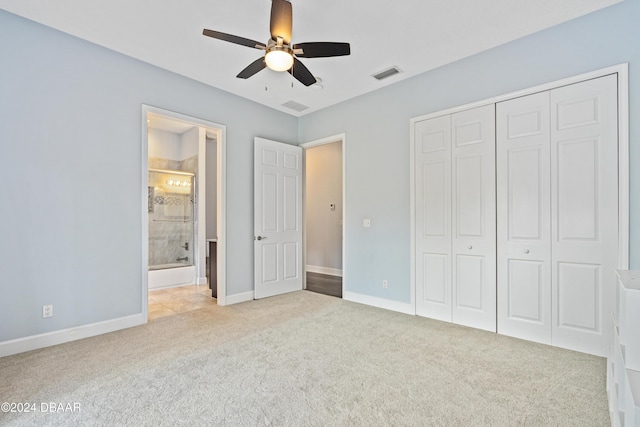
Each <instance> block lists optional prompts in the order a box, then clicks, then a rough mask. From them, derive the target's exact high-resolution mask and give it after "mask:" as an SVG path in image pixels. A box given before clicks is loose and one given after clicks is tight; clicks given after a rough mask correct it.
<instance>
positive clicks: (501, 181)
mask: <svg viewBox="0 0 640 427" xmlns="http://www.w3.org/2000/svg"><path fill="white" fill-rule="evenodd" d="M496 144H497V145H496V162H497V164H496V171H497V176H496V182H497V185H496V188H497V218H498V226H497V245H498V247H497V257H498V262H497V266H498V267H497V284H498V285H497V286H498V307H497V308H498V310H497V317H498V332H499V333H501V334H504V335H511V336H515V337H519V338H524V339H528V340H532V341H537V342H542V343H550V342H551V242H550V237H551V230H550V227H551V217H550V212H551V209H550V202H549V200H550V144H549V93H548V92H543V93H538V94H534V95H530V96H526V97H522V98H516V99H513V100H509V101H505V102H501V103H498V104H496Z"/></svg>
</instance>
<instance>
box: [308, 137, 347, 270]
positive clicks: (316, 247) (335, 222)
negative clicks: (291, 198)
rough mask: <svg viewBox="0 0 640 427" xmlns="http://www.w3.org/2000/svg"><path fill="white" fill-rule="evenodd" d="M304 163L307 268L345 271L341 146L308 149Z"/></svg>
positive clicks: (333, 145)
mask: <svg viewBox="0 0 640 427" xmlns="http://www.w3.org/2000/svg"><path fill="white" fill-rule="evenodd" d="M305 162H306V163H305V166H306V191H305V203H306V206H305V207H306V209H305V221H306V249H307V250H306V257H307V261H306V264H307V265H310V266H315V267H327V268H333V269H337V270H342V142H340V141H338V142H332V143H331V144H325V145H320V146H317V147H313V148H309V149H307V150H306V151H305ZM332 203H333V204H334V205H335V209H333V210H331V209H330V205H331V204H332Z"/></svg>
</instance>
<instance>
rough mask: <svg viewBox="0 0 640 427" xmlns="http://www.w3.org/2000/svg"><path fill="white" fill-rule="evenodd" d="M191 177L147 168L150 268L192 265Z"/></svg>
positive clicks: (193, 183) (185, 174)
mask: <svg viewBox="0 0 640 427" xmlns="http://www.w3.org/2000/svg"><path fill="white" fill-rule="evenodd" d="M194 178H195V177H194V174H192V173H189V172H181V171H169V170H159V169H149V270H160V269H166V268H176V267H186V266H191V265H194V212H195V209H194V194H195V192H194V190H195V188H194V187H195V180H194Z"/></svg>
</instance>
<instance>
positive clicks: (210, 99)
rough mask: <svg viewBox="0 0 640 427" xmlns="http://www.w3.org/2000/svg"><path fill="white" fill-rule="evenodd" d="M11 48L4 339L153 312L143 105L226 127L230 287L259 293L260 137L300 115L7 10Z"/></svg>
mask: <svg viewBox="0 0 640 427" xmlns="http://www.w3.org/2000/svg"><path fill="white" fill-rule="evenodd" d="M0 58H1V62H2V65H1V66H0V122H1V123H0V141H1V143H2V159H3V162H2V163H3V165H2V168H0V182H3V183H11V184H10V185H1V186H0V342H2V341H6V340H11V339H14V338H20V337H26V336H32V335H35V334H40V333H46V332H51V331H57V330H62V329H65V328H71V327H75V326H79V325H86V324H91V323H94V322H100V321H105V320H109V319H116V318H120V317H123V316H127V315H132V314H136V313H140V311H141V305H142V301H141V298H142V297H141V292H140V291H141V265H142V245H143V244H146V242H142V239H141V236H142V228H141V227H142V221H141V218H142V211H141V209H142V203H141V177H142V171H141V164H142V161H141V155H142V151H141V140H142V136H141V129H142V122H141V116H142V113H141V105H142V104H147V105H151V106H155V107H159V108H162V109H166V110H171V111H176V112H179V113H182V114H186V115H189V116H193V117H196V118H201V119H204V120H209V121H212V122H216V123H220V124H224V125H226V127H227V128H226V129H227V183H226V185H227V200H226V204H227V226H228V229H227V240H228V242H227V243H228V244H227V259H228V260H229V261H228V266H227V293H228V294H237V293H242V292H247V291H251V290H252V287H253V138H254V136H261V137H265V138H269V139H274V140H280V141H283V142H287V143H297V120H296V119H295V118H294V117H292V116H289V115H287V114H283V113H280V112H277V111H274V110H272V109H269V108H266V107H263V106H260V105H259V104H256V103H253V102H249V101H247V100H246V99H243V98H240V97H237V96H234V95H231V94H229V93H227V92H223V91H220V90H217V89H214V88H211V87H209V86H206V85H203V84H200V83H198V82H195V81H193V80H190V79H187V78H184V77H181V76H178V75H176V74H173V73H171V72H168V71H165V70H161V69H159V68H156V67H153V66H151V65H148V64H146V63H143V62H140V61H137V60H134V59H131V58H129V57H126V56H124V55H121V54H118V53H115V52H113V51H110V50H108V49H104V48H101V47H99V46H96V45H94V44H91V43H88V42H86V41H83V40H80V39H77V38H74V37H72V36H69V35H67V34H64V33H61V32H58V31H55V30H52V29H50V28H47V27H44V26H42V25H39V24H36V23H33V22H30V21H27V20H24V19H22V18H19V17H16V16H14V15H11V14H9V13H7V12H5V11H0ZM43 304H53V305H54V317H53V318H49V319H42V305H43Z"/></svg>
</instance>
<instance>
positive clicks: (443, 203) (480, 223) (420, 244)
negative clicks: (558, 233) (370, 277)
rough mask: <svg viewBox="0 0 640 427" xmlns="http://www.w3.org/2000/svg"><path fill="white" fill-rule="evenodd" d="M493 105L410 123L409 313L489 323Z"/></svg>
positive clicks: (492, 316)
mask: <svg viewBox="0 0 640 427" xmlns="http://www.w3.org/2000/svg"><path fill="white" fill-rule="evenodd" d="M494 129H495V110H494V106H493V105H488V106H484V107H479V108H474V109H471V110H466V111H462V112H459V113H455V114H452V115H446V116H442V117H436V118H433V119H427V120H423V121H420V122H417V123H416V124H415V128H414V138H415V161H416V183H415V184H416V192H415V195H416V283H417V288H416V313H417V314H418V315H421V316H426V317H431V318H435V319H439V320H445V321H449V322H454V323H458V324H462V325H466V326H473V327H476V328H481V329H486V330H490V331H495V330H496V287H495V281H496V260H495V256H496V247H495V243H496V241H495V233H496V228H495V227H496V223H495V221H496V219H495V131H494Z"/></svg>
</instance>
